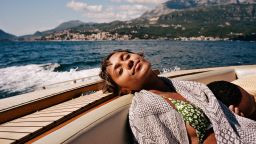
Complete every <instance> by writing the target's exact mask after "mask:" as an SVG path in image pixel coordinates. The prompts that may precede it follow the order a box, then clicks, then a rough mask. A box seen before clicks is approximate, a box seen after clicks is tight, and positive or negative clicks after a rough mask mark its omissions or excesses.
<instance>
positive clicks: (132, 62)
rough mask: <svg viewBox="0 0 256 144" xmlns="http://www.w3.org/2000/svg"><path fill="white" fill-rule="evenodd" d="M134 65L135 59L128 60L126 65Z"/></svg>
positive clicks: (130, 67)
mask: <svg viewBox="0 0 256 144" xmlns="http://www.w3.org/2000/svg"><path fill="white" fill-rule="evenodd" d="M133 65H134V61H133V60H128V61H127V63H126V66H127V69H129V70H130V69H132V67H133Z"/></svg>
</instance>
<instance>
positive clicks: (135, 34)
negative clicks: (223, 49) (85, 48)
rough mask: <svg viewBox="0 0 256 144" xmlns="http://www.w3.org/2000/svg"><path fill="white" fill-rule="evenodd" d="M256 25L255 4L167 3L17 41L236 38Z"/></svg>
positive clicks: (241, 0) (215, 0)
mask: <svg viewBox="0 0 256 144" xmlns="http://www.w3.org/2000/svg"><path fill="white" fill-rule="evenodd" d="M255 24H256V0H168V1H167V2H165V3H162V4H160V5H159V6H157V7H156V8H155V9H153V10H150V11H147V12H145V13H144V14H142V15H141V16H140V17H138V18H135V19H132V20H128V21H113V22H110V23H84V22H81V21H78V20H75V21H69V22H65V23H62V24H60V25H59V26H57V27H56V28H54V29H51V30H47V31H42V32H39V31H38V32H35V33H34V34H31V35H25V36H21V37H19V39H20V40H33V39H40V38H42V37H45V36H48V35H51V34H54V33H58V32H63V31H65V30H68V31H71V32H76V33H82V34H87V35H90V34H94V33H97V32H109V33H110V34H115V33H117V34H119V35H131V37H132V38H141V39H145V38H151V39H155V38H163V37H165V38H175V37H192V36H202V35H203V36H212V37H222V38H224V37H228V38H237V37H241V36H248V35H249V36H250V35H255V33H256V26H255ZM1 33H2V32H1V31H0V35H1ZM145 36H146V37H145ZM10 38H11V39H12V37H10ZM0 39H1V37H0ZM5 39H6V38H5ZM8 39H9V38H8Z"/></svg>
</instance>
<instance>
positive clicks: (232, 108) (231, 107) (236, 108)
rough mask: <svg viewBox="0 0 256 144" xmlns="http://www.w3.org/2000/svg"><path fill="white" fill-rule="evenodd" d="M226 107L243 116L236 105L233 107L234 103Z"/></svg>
mask: <svg viewBox="0 0 256 144" xmlns="http://www.w3.org/2000/svg"><path fill="white" fill-rule="evenodd" d="M228 108H229V110H231V111H232V112H234V113H235V114H237V115H239V116H242V117H244V114H243V113H242V112H240V110H239V108H238V107H235V106H234V105H230V106H229V107H228Z"/></svg>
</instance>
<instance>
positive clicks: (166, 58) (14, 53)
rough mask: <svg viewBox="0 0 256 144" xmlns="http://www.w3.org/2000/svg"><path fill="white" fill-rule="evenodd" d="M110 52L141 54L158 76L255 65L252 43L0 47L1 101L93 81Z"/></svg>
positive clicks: (19, 44)
mask: <svg viewBox="0 0 256 144" xmlns="http://www.w3.org/2000/svg"><path fill="white" fill-rule="evenodd" d="M115 49H129V50H132V51H135V52H143V53H144V55H145V57H146V59H148V60H149V61H151V63H152V66H153V68H156V69H159V70H160V71H162V72H166V71H171V70H179V69H181V70H184V69H194V68H205V67H218V66H233V65H248V64H256V42H242V41H165V40H162V41H160V40H147V41H68V42H67V41H65V42H0V98H5V97H10V96H14V95H17V94H22V93H26V92H31V91H34V90H37V89H40V88H41V87H42V86H47V85H52V84H54V83H59V82H62V81H68V80H72V79H79V78H83V77H88V78H89V77H93V76H96V75H97V74H98V73H99V66H100V62H101V60H102V58H104V57H105V56H106V55H107V54H109V53H110V52H112V51H113V50H115Z"/></svg>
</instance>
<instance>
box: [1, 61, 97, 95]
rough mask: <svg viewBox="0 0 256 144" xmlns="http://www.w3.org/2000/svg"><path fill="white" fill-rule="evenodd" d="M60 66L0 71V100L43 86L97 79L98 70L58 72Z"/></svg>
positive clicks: (21, 67) (15, 68)
mask: <svg viewBox="0 0 256 144" xmlns="http://www.w3.org/2000/svg"><path fill="white" fill-rule="evenodd" d="M58 67H60V64H57V63H49V64H38V65H37V64H30V65H25V66H12V67H7V68H2V69H0V75H1V80H0V94H1V95H0V98H3V97H8V96H13V95H16V94H21V93H26V92H31V91H34V90H37V89H41V88H42V87H43V86H48V85H52V84H55V83H61V82H63V81H69V80H74V79H80V78H84V79H83V80H84V81H86V77H88V78H87V79H88V80H93V79H98V76H97V75H98V73H99V71H100V69H99V68H94V69H86V70H78V68H75V69H70V70H69V71H64V72H58V71H56V69H58Z"/></svg>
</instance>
